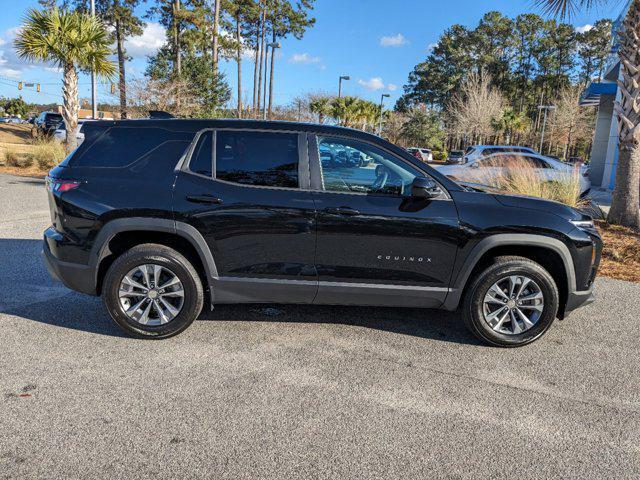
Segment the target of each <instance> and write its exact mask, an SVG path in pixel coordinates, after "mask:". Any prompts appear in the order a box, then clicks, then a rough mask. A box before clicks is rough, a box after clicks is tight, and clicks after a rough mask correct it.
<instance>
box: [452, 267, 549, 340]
mask: <svg viewBox="0 0 640 480" xmlns="http://www.w3.org/2000/svg"><path fill="white" fill-rule="evenodd" d="M558 304H559V295H558V288H557V286H556V284H555V281H554V280H553V277H552V276H551V275H550V274H549V272H547V271H546V270H545V269H544V268H543V267H542V266H541V265H539V264H538V263H536V262H533V261H532V260H529V259H528V258H524V257H498V258H496V259H495V261H494V263H493V264H491V265H489V266H488V267H487V268H485V269H484V270H483V271H481V272H480V273H478V274H477V275H476V276H475V277H474V278H473V279H472V280H471V283H470V284H469V286H468V290H467V292H466V295H465V299H464V303H463V312H462V314H463V318H464V322H465V325H466V326H467V328H468V329H469V330H470V331H471V332H473V333H474V334H475V335H476V336H477V337H478V338H480V339H481V340H483V341H485V342H487V343H490V344H492V345H496V346H501V347H518V346H522V345H526V344H528V343H531V342H533V341H535V340H537V339H538V338H540V337H541V336H542V335H544V333H545V332H546V331H547V330H548V329H549V327H550V326H551V324H552V323H553V321H554V320H555V318H556V314H557V312H558Z"/></svg>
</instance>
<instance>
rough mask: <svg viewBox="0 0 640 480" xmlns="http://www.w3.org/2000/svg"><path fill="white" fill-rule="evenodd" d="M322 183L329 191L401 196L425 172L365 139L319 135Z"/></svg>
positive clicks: (407, 191) (406, 192)
mask: <svg viewBox="0 0 640 480" xmlns="http://www.w3.org/2000/svg"><path fill="white" fill-rule="evenodd" d="M318 150H319V154H320V166H321V171H322V185H323V188H324V190H326V191H330V192H349V193H366V194H377V195H393V196H402V195H406V194H408V193H409V191H410V189H411V182H413V179H414V178H415V177H417V176H419V175H422V173H421V172H420V171H419V170H418V169H416V168H414V167H412V166H410V165H409V164H407V163H405V162H403V161H402V160H400V159H398V158H395V157H394V156H392V155H390V154H389V153H387V152H385V151H383V150H382V149H379V148H377V147H374V146H373V145H369V144H367V143H364V142H358V141H353V140H349V139H344V138H337V137H318Z"/></svg>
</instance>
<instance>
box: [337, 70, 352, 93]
mask: <svg viewBox="0 0 640 480" xmlns="http://www.w3.org/2000/svg"><path fill="white" fill-rule="evenodd" d="M342 80H351V77H350V76H349V75H340V78H339V79H338V98H340V97H342Z"/></svg>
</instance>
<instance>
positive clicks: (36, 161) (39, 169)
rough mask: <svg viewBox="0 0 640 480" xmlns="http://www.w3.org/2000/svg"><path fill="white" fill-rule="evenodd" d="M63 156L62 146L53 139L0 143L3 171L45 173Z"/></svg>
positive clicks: (0, 160) (28, 173)
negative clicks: (22, 142) (17, 143)
mask: <svg viewBox="0 0 640 480" xmlns="http://www.w3.org/2000/svg"><path fill="white" fill-rule="evenodd" d="M64 158H65V152H64V146H63V145H61V144H60V143H58V142H56V141H53V140H36V141H34V142H33V144H31V145H28V144H24V145H16V144H6V143H5V144H1V145H0V165H1V166H2V167H1V170H2V171H3V172H5V173H12V174H19V175H20V174H27V175H46V174H47V172H48V171H49V170H50V169H51V168H53V167H54V166H56V165H57V164H58V163H60V162H61V161H62V160H63V159H64Z"/></svg>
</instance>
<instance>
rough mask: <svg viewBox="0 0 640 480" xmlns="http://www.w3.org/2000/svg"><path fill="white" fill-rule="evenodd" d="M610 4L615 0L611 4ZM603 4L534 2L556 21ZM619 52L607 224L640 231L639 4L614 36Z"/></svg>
mask: <svg viewBox="0 0 640 480" xmlns="http://www.w3.org/2000/svg"><path fill="white" fill-rule="evenodd" d="M611 1H612V2H613V1H615V0H611ZM604 2H605V0H537V3H538V5H541V6H542V7H543V8H544V9H545V10H546V11H547V12H549V13H553V14H555V15H558V16H560V17H565V16H568V15H571V13H573V12H574V11H575V10H576V9H577V8H590V7H592V6H594V5H596V4H599V3H604ZM618 34H619V42H620V48H619V49H618V56H619V57H620V80H619V81H618V86H619V88H620V93H621V94H622V95H621V98H620V101H619V102H618V101H616V103H615V107H614V108H615V112H616V114H617V115H618V136H619V149H620V155H619V157H618V166H617V169H616V187H615V189H614V191H613V200H612V202H611V210H610V211H609V216H608V218H607V220H608V221H609V222H611V223H617V224H620V225H624V226H627V227H633V228H640V211H639V209H638V204H639V203H640V188H639V185H640V107H639V106H638V105H639V104H640V56H639V55H638V52H639V51H640V0H632V1H631V4H630V5H629V10H628V12H627V14H626V17H625V19H624V22H623V25H622V28H621V29H620V31H619V32H618Z"/></svg>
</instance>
